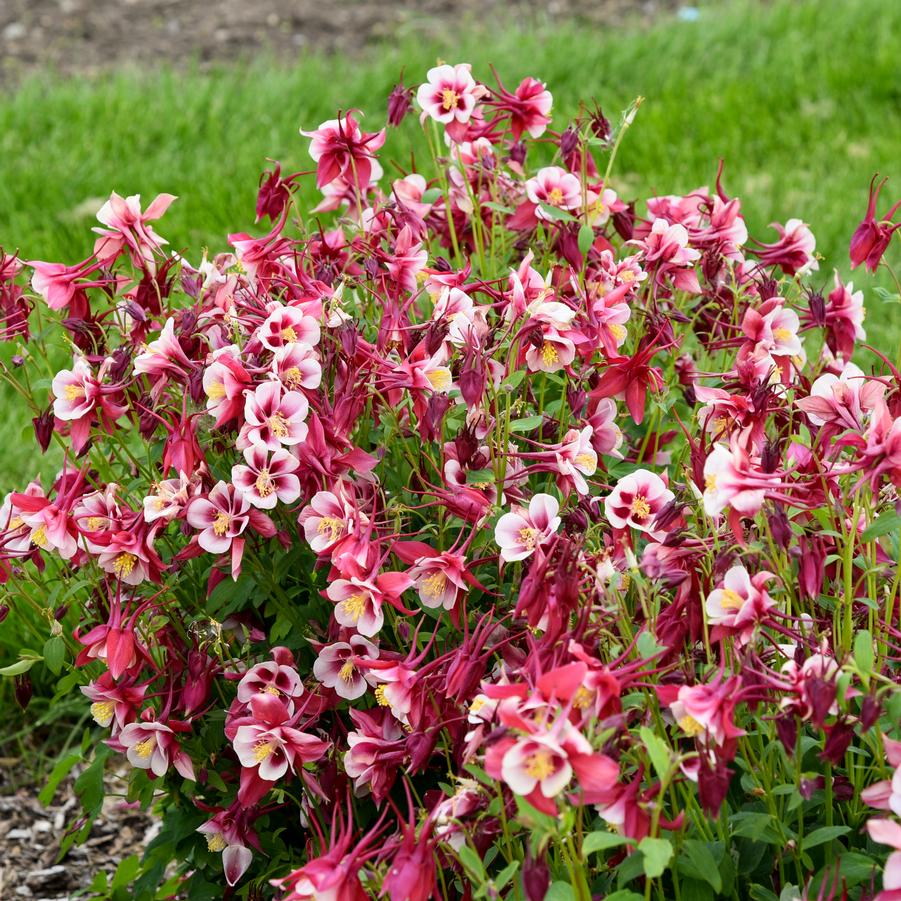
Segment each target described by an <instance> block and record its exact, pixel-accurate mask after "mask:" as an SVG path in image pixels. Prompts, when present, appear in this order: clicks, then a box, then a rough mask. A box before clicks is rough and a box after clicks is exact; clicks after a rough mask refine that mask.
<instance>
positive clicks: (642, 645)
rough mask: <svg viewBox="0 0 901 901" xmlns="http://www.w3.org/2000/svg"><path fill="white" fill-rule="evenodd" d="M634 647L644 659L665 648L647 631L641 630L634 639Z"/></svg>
mask: <svg viewBox="0 0 901 901" xmlns="http://www.w3.org/2000/svg"><path fill="white" fill-rule="evenodd" d="M635 647H636V649H637V650H638V653H639V654H641V656H642V657H643V658H644V659H646V660H647V659H648V658H649V657H654V656H655V655H656V654H659V653H660V652H661V651H665V650H666V648H665V647H664V646H663V645H662V644H658V643H657V639H656V638H654V636H653V635H651V633H650V632H647V631H645V632H642V633H641V635H639V636H638V638H637V640H636V641H635Z"/></svg>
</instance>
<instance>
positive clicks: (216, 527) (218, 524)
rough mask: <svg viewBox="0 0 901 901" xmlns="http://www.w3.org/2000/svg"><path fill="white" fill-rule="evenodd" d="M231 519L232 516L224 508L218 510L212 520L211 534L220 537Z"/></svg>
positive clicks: (226, 529)
mask: <svg viewBox="0 0 901 901" xmlns="http://www.w3.org/2000/svg"><path fill="white" fill-rule="evenodd" d="M231 521H232V518H231V517H230V516H229V515H228V514H227V513H226V512H225V511H224V510H220V511H219V512H218V513H217V514H216V518H215V519H214V520H213V534H215V535H218V536H219V537H220V538H221V537H222V536H223V535H224V534H225V533H226V532H227V531H228V527H229V526H230V525H231Z"/></svg>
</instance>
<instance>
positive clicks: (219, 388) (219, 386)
mask: <svg viewBox="0 0 901 901" xmlns="http://www.w3.org/2000/svg"><path fill="white" fill-rule="evenodd" d="M206 396H207V397H208V398H209V399H210V400H222V398H223V397H225V385H224V384H223V383H222V382H213V384H212V385H210V386H209V387H208V388H207V389H206Z"/></svg>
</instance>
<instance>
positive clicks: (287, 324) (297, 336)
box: [256, 304, 319, 351]
mask: <svg viewBox="0 0 901 901" xmlns="http://www.w3.org/2000/svg"><path fill="white" fill-rule="evenodd" d="M272 306H273V307H274V309H273V310H272V312H271V313H270V314H269V316H268V318H267V319H266V321H265V322H264V323H263V324H262V325H261V326H260V327H259V328H258V329H257V332H256V336H257V338H258V339H259V341H260V343H261V344H262V345H263V346H264V347H267V348H268V349H269V350H273V351H278V350H281V349H282V348H284V347H289V346H290V345H292V344H297V343H301V344H306V345H309V346H310V347H314V346H315V345H317V344H318V343H319V323H318V322H317V321H316V320H315V319H314V318H313V317H312V316H310V315H308V314H307V313H304V311H303V310H301V309H299V308H298V307H284V306H282V305H281V304H273V305H272Z"/></svg>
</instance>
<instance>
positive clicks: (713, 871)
mask: <svg viewBox="0 0 901 901" xmlns="http://www.w3.org/2000/svg"><path fill="white" fill-rule="evenodd" d="M682 852H683V853H684V854H685V856H686V857H687V858H688V859H689V861H691V863H692V864H693V866H694V869H695V870H696V871H697V875H698V876H699V877H700V878H701V879H703V880H704V881H705V882H706V883H707V884H708V885H709V886H710V887H711V888H712V889H713V890H714V891H715V892H716V893H717V894H719V893H720V892H721V891H722V890H723V878H722V876H720V870H719V867H718V866H717V862H716V858H714V856H713V853H712V852H711V850H710V848H708V847H707V844H706V843H705V842H701V841H698V840H697V839H693V838H690V839H687V840H686V841H685V842H684V843H683V845H682Z"/></svg>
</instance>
